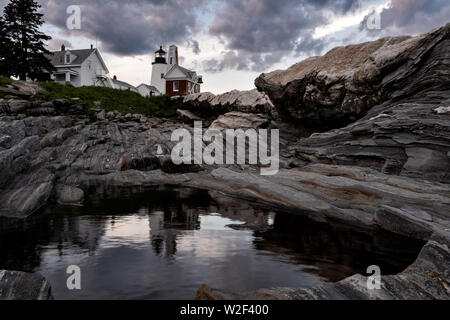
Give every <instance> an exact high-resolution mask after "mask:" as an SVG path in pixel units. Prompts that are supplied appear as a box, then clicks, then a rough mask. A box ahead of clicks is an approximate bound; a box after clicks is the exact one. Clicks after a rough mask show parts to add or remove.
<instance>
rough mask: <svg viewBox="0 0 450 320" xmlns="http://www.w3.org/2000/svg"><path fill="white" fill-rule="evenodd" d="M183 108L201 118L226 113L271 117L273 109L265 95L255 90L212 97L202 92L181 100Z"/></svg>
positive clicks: (231, 92)
mask: <svg viewBox="0 0 450 320" xmlns="http://www.w3.org/2000/svg"><path fill="white" fill-rule="evenodd" d="M183 108H185V109H187V110H189V111H192V112H194V113H197V114H201V115H202V116H218V115H221V114H224V113H227V112H232V111H238V112H244V113H263V114H267V115H272V113H273V112H274V107H273V104H272V102H271V101H270V99H269V98H268V97H267V96H266V94H264V93H262V92H258V91H257V90H256V89H255V90H250V91H238V90H233V91H230V92H227V93H224V94H220V95H217V96H216V95H214V94H212V93H210V92H202V93H197V94H193V95H188V96H186V97H185V98H184V99H183Z"/></svg>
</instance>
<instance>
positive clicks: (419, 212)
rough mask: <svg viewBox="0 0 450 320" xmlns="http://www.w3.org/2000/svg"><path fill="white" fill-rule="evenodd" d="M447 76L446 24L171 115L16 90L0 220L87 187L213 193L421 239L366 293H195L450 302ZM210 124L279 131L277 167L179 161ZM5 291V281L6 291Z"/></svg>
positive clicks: (343, 52) (5, 141) (361, 287)
mask: <svg viewBox="0 0 450 320" xmlns="http://www.w3.org/2000/svg"><path fill="white" fill-rule="evenodd" d="M336 61H341V63H336ZM449 70H450V24H449V25H447V26H444V27H442V28H440V29H436V30H433V31H431V32H430V33H428V34H424V35H421V36H418V37H413V38H412V37H399V38H386V39H381V40H378V41H375V42H372V43H365V44H361V45H355V46H348V47H343V48H337V49H334V50H332V51H331V52H330V53H328V54H327V55H325V56H324V57H317V58H312V59H309V60H306V61H304V62H301V63H299V64H297V65H295V66H293V67H291V68H290V69H288V70H286V71H276V72H274V73H272V74H267V75H262V76H261V77H259V78H258V79H257V80H256V86H257V88H258V90H260V91H261V92H257V91H255V90H254V91H249V92H244V93H239V92H231V93H229V94H225V95H221V96H217V97H216V96H212V95H211V94H200V95H196V96H190V97H187V98H185V100H184V106H183V108H184V109H186V110H187V111H189V113H186V112H181V113H179V114H180V118H179V119H178V120H177V121H173V119H158V118H149V117H144V116H141V115H131V114H128V115H123V114H119V113H112V112H110V113H105V112H104V111H102V110H86V109H85V108H84V107H83V106H81V105H78V104H77V101H76V100H56V101H52V102H48V101H39V100H36V99H35V98H33V96H34V95H35V94H36V93H37V92H38V91H39V88H37V87H34V86H33V85H26V84H23V83H20V82H14V83H13V84H12V85H11V86H10V87H9V88H6V89H3V91H4V92H7V93H8V95H9V97H8V98H6V97H5V98H4V99H0V190H1V193H0V203H2V205H1V208H0V216H4V217H9V218H19V219H25V218H26V217H28V216H29V215H31V214H34V213H36V212H38V211H39V210H40V209H41V208H42V207H44V206H45V205H47V204H49V203H52V202H58V203H61V204H71V205H74V204H80V203H82V201H83V198H84V195H85V192H87V191H88V190H91V189H92V188H97V189H100V190H102V189H107V188H109V187H116V186H120V187H135V186H152V185H168V186H184V187H193V188H199V189H205V190H209V191H211V192H220V193H223V194H226V195H228V196H232V197H234V198H236V199H248V200H252V201H256V202H259V203H263V204H265V205H270V206H272V207H274V208H279V209H283V210H287V211H290V212H294V213H298V214H306V215H308V216H310V217H311V218H313V219H317V220H320V221H327V220H329V219H332V220H339V221H342V222H345V223H348V224H354V225H358V226H361V225H363V226H365V227H370V228H383V229H387V230H390V231H393V232H395V233H401V234H404V235H407V236H410V237H414V238H417V239H421V240H425V241H427V244H426V245H425V246H424V248H423V249H422V251H421V253H420V255H419V257H418V258H417V260H416V261H415V262H414V263H413V264H412V265H411V266H410V267H408V268H407V269H406V270H405V271H404V272H402V273H400V274H398V275H393V276H385V277H383V286H382V289H381V290H376V291H369V290H367V287H366V278H365V277H363V276H361V275H355V276H353V277H351V278H348V279H345V280H343V281H341V282H339V283H335V284H327V285H325V286H321V287H318V288H313V289H307V290H306V289H298V288H274V289H262V290H258V291H256V292H251V293H230V292H224V291H222V290H219V289H211V288H208V287H206V286H205V287H202V288H201V289H200V290H199V292H198V294H197V298H198V299H235V298H238V299H255V298H256V299H449V298H450V268H449V265H450V249H449V248H450V111H449V107H450V73H449ZM268 97H269V98H270V99H268ZM270 101H272V102H273V103H272V102H270ZM203 110H206V111H205V112H204V113H203ZM261 114H263V115H261ZM192 115H194V116H195V118H193V117H192ZM211 117H212V119H216V118H218V119H217V120H216V121H215V122H214V123H213V124H212V125H213V126H214V128H217V129H224V128H230V127H247V126H259V125H262V126H264V127H269V128H279V129H280V131H281V159H280V162H281V169H280V172H279V173H278V174H277V175H275V176H269V177H263V176H260V175H259V170H258V169H259V168H257V167H255V166H238V165H229V166H221V167H218V166H198V165H197V166H193V165H192V166H181V167H178V166H175V165H173V163H172V162H171V159H170V156H169V154H170V150H171V149H172V147H173V143H172V142H171V141H170V136H171V133H172V131H173V130H174V129H178V128H180V127H185V128H187V129H189V130H192V121H193V120H195V119H197V118H200V119H203V118H208V119H211ZM312 133H313V134H312ZM158 151H162V154H161V153H160V152H158ZM3 286H4V281H1V280H0V292H2V290H3V289H2V288H3ZM0 297H1V298H3V296H2V295H0Z"/></svg>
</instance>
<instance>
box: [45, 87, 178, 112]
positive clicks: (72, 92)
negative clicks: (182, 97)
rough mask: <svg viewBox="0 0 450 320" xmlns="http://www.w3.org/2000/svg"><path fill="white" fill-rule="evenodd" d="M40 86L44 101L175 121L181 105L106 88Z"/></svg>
mask: <svg viewBox="0 0 450 320" xmlns="http://www.w3.org/2000/svg"><path fill="white" fill-rule="evenodd" d="M39 85H40V86H41V87H42V88H44V89H45V90H46V91H47V93H46V94H41V95H39V98H41V99H44V100H48V101H52V100H55V99H61V98H64V99H72V98H79V99H80V101H79V102H78V103H80V104H83V105H85V106H87V107H89V108H99V109H104V110H105V111H119V112H122V113H132V114H135V113H137V114H143V115H146V116H157V117H173V116H175V115H176V111H177V109H178V108H179V107H180V105H181V102H180V101H179V100H172V99H170V97H169V96H158V97H143V96H141V95H140V94H139V93H136V92H132V91H123V90H116V89H111V88H105V87H80V88H76V87H74V86H72V85H62V84H59V83H55V82H42V83H39ZM95 101H99V102H100V103H101V104H100V105H95V104H94V102H95Z"/></svg>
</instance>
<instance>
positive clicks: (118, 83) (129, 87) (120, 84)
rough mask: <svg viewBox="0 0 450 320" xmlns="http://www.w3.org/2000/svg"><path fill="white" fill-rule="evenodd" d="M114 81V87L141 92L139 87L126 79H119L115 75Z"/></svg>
mask: <svg viewBox="0 0 450 320" xmlns="http://www.w3.org/2000/svg"><path fill="white" fill-rule="evenodd" d="M112 82H113V84H114V89H117V90H128V91H133V92H136V93H139V91H138V89H137V88H136V87H135V86H132V85H131V84H129V83H127V82H125V81H120V80H117V76H114V77H113V78H112Z"/></svg>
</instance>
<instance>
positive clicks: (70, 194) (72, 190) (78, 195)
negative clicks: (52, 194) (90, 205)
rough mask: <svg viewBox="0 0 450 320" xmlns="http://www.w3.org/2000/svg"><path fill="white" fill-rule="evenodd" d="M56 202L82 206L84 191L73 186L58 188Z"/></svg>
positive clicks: (59, 186)
mask: <svg viewBox="0 0 450 320" xmlns="http://www.w3.org/2000/svg"><path fill="white" fill-rule="evenodd" d="M55 189H56V201H57V202H58V203H59V204H63V205H81V204H82V203H83V200H84V191H83V190H81V189H79V188H76V187H71V186H66V185H57V186H56V188H55Z"/></svg>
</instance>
